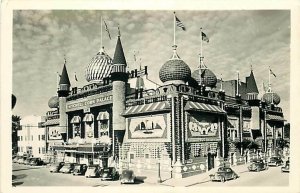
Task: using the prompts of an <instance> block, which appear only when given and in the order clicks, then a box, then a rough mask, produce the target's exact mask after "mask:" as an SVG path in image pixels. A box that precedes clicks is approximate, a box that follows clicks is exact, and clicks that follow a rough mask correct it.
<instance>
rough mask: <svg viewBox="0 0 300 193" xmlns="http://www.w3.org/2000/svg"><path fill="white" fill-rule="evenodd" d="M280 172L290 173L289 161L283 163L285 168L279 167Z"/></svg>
mask: <svg viewBox="0 0 300 193" xmlns="http://www.w3.org/2000/svg"><path fill="white" fill-rule="evenodd" d="M281 172H288V173H289V172H290V161H289V160H288V161H286V162H285V166H283V167H281Z"/></svg>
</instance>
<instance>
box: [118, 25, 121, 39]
mask: <svg viewBox="0 0 300 193" xmlns="http://www.w3.org/2000/svg"><path fill="white" fill-rule="evenodd" d="M118 36H119V37H121V31H120V25H119V24H118Z"/></svg>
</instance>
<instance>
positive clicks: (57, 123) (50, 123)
mask: <svg viewBox="0 0 300 193" xmlns="http://www.w3.org/2000/svg"><path fill="white" fill-rule="evenodd" d="M49 125H59V119H50V120H47V121H46V122H45V123H43V126H49Z"/></svg>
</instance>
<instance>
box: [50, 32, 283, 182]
mask: <svg viewBox="0 0 300 193" xmlns="http://www.w3.org/2000/svg"><path fill="white" fill-rule="evenodd" d="M126 66H127V62H126V59H125V56H124V51H123V47H122V43H121V39H120V36H119V37H118V40H117V45H116V49H115V53H114V57H113V59H111V58H110V56H108V55H107V54H106V53H105V51H104V48H102V49H101V50H100V51H99V52H98V53H97V55H96V56H95V57H93V58H92V60H91V62H90V63H89V64H88V65H87V68H86V70H85V75H86V79H87V81H88V82H89V84H87V85H85V86H83V88H77V87H73V88H72V89H71V84H70V80H69V77H68V73H67V69H66V66H65V65H64V67H63V71H62V75H61V78H60V82H59V89H58V99H57V98H56V99H55V101H56V102H55V104H56V105H55V108H58V112H57V111H55V113H54V114H53V116H55V118H54V119H53V120H55V121H54V122H55V123H51V124H53V125H52V126H53V127H52V126H51V127H50V123H48V122H51V120H52V119H49V118H50V117H51V116H52V115H51V116H49V115H48V118H47V122H46V125H48V126H47V128H48V134H50V133H51V132H50V128H57V129H56V131H57V132H58V133H57V135H56V136H61V138H60V139H59V141H58V143H52V144H51V143H50V138H49V147H51V148H49V149H51V150H52V151H54V152H55V153H54V155H55V157H54V158H55V160H56V161H58V160H60V161H69V162H78V163H87V164H91V163H93V164H100V165H102V166H113V165H115V166H117V167H119V168H121V169H122V168H132V169H134V170H135V171H136V172H137V173H139V174H141V173H143V175H147V173H156V172H158V170H160V172H161V175H163V176H164V177H171V176H172V177H175V178H177V177H186V176H189V175H194V174H197V173H202V172H206V171H207V170H209V169H211V168H213V167H215V163H216V160H215V157H216V156H218V158H219V157H223V158H229V159H230V161H231V162H232V164H237V162H238V161H237V160H240V161H241V159H237V158H238V156H239V155H240V154H243V153H244V150H245V149H246V148H245V147H243V145H242V144H243V143H244V142H245V141H250V142H257V143H259V144H260V149H261V151H264V152H267V151H269V152H270V153H271V152H272V151H274V149H275V147H276V143H275V142H276V138H278V137H283V136H282V134H280V133H281V132H280V131H281V129H282V128H283V125H282V123H283V121H284V119H283V113H282V112H281V108H280V107H278V106H277V105H278V104H279V102H278V98H277V95H276V94H275V93H273V92H272V91H271V89H270V90H269V91H268V92H267V93H266V94H265V95H264V96H263V100H262V101H261V100H260V99H258V94H259V93H258V89H257V85H256V81H255V78H254V74H253V71H252V70H251V72H250V76H249V77H246V82H245V83H244V82H240V81H239V80H230V81H218V80H217V77H216V76H215V75H214V73H213V72H212V71H211V70H209V69H208V68H207V67H206V66H205V65H204V63H203V57H200V69H198V70H195V71H194V72H193V73H192V72H191V69H190V68H189V66H188V65H187V64H186V63H185V62H184V61H183V60H182V59H181V58H180V57H179V56H178V54H177V46H176V45H174V47H173V55H172V57H171V58H170V59H169V60H167V61H166V63H165V64H163V65H162V67H161V69H160V71H159V77H160V80H161V81H162V82H163V85H158V84H156V83H153V82H152V81H151V80H149V79H148V78H147V75H148V72H147V67H145V68H144V69H140V70H133V71H131V72H127V71H126ZM269 93H271V96H272V97H271V99H272V100H270V97H269V95H270V94H269ZM50 100H52V99H50ZM57 101H58V103H59V105H58V106H57ZM279 101H280V99H279ZM49 106H50V105H49ZM58 121H59V122H58ZM270 128H272V129H273V130H272V129H271V131H273V133H271V134H272V135H271V136H269V133H268V131H269V130H270ZM64 136H66V137H64ZM269 137H271V138H269ZM264 139H267V140H264ZM62 140H63V141H64V143H62ZM50 144H51V145H50ZM238 144H240V147H239V146H238ZM158 163H160V164H158Z"/></svg>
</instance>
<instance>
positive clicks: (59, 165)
mask: <svg viewBox="0 0 300 193" xmlns="http://www.w3.org/2000/svg"><path fill="white" fill-rule="evenodd" d="M64 164H65V162H58V163H53V164H51V165H50V167H49V171H50V172H51V173H52V172H59V170H60V169H61V168H62V167H63V166H64Z"/></svg>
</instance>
